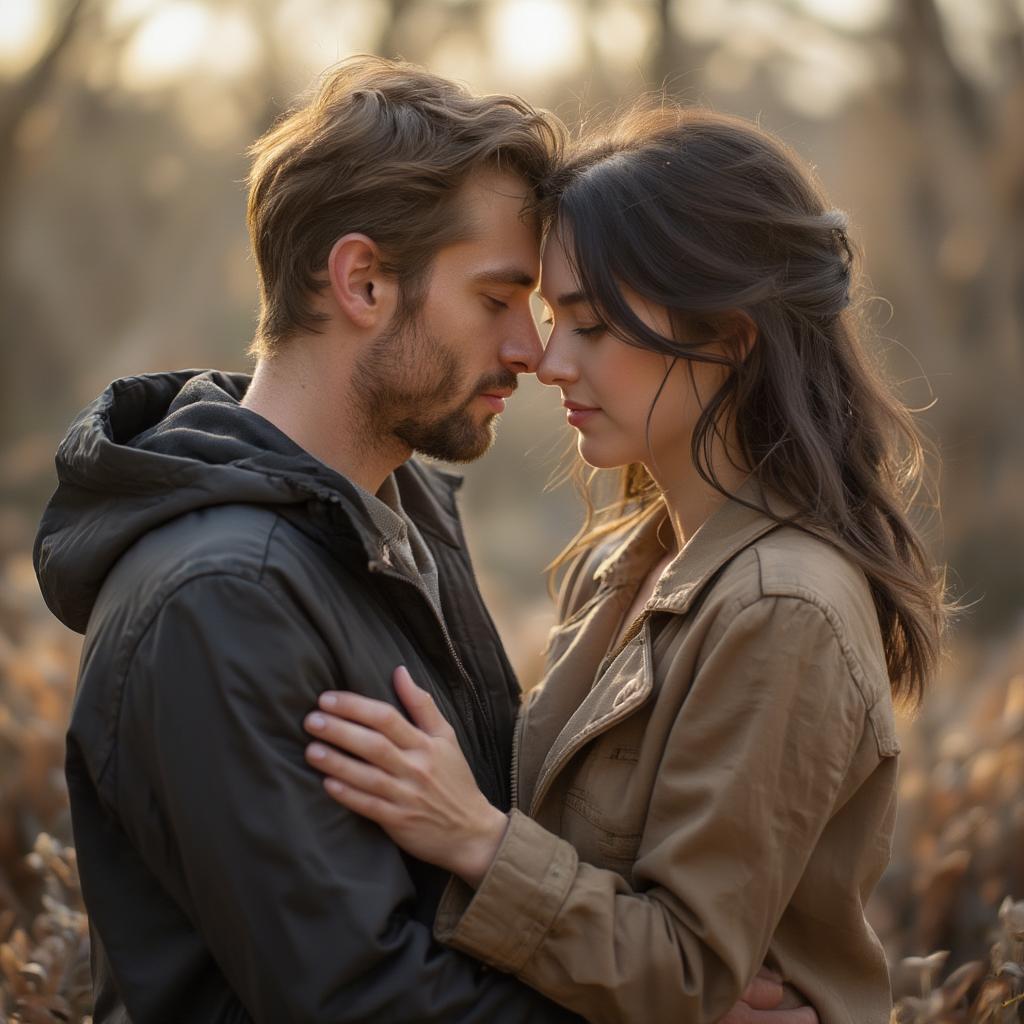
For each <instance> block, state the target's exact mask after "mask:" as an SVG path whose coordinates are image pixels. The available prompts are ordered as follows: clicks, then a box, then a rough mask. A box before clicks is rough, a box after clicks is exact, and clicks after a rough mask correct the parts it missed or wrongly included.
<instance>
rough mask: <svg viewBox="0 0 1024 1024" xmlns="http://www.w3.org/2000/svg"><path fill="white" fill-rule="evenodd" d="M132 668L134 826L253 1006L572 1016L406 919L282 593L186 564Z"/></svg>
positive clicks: (424, 1016)
mask: <svg viewBox="0 0 1024 1024" xmlns="http://www.w3.org/2000/svg"><path fill="white" fill-rule="evenodd" d="M127 672H128V677H127V684H126V686H125V688H124V693H125V696H124V699H123V705H122V708H121V714H120V718H119V726H118V755H117V794H118V806H119V812H120V814H121V816H122V819H123V823H124V826H125V828H126V830H127V831H128V832H129V834H130V835H131V837H132V839H133V841H134V842H135V843H136V845H137V846H138V847H139V849H140V852H141V853H142V856H143V857H144V859H145V860H146V861H147V863H148V864H149V866H150V868H151V869H152V870H153V871H154V872H155V873H156V874H157V875H158V877H160V878H161V879H162V881H163V882H164V884H166V885H167V887H168V889H169V891H171V892H172V894H174V895H175V897H176V898H177V899H178V900H179V901H180V902H181V903H182V908H183V910H184V912H185V913H186V914H187V915H188V916H189V918H190V919H191V920H192V922H193V924H194V926H195V928H196V929H197V930H198V931H199V932H200V933H201V934H202V936H203V939H204V941H205V942H206V944H207V946H208V948H209V949H210V951H211V953H212V955H213V957H214V959H215V960H216V961H217V963H218V965H219V967H220V969H221V971H222V972H223V974H224V976H225V978H226V979H227V981H228V983H229V984H230V985H231V987H232V988H233V989H234V991H235V993H236V994H237V996H238V998H239V999H240V1000H241V1002H242V1004H243V1005H244V1006H245V1008H246V1010H247V1011H248V1013H249V1014H250V1015H251V1017H252V1018H253V1020H254V1021H256V1022H259V1024H281V1022H283V1021H288V1022H290V1024H320V1022H323V1024H328V1022H329V1024H347V1022H356V1021H373V1022H375V1024H385V1022H406V1021H408V1022H412V1021H415V1022H427V1021H437V1022H442V1021H444V1022H466V1024H470V1022H485V1021H486V1022H496V1024H506V1022H507V1024H513V1022H527V1021H530V1022H533V1021H552V1022H568V1021H576V1020H577V1018H576V1017H574V1016H572V1015H570V1014H568V1013H567V1012H566V1011H564V1010H562V1009H561V1008H560V1007H557V1006H555V1005H554V1004H553V1003H551V1002H549V1001H548V1000H547V999H544V998H543V997H542V996H540V995H538V994H537V993H536V992H535V991H534V990H532V989H530V988H528V987H527V986H525V985H523V984H522V983H521V982H518V981H517V980H516V979H514V978H509V977H508V976H507V975H502V974H498V973H495V972H491V971H488V970H487V969H486V968H484V967H483V966H482V965H481V964H480V963H479V962H477V961H474V960H471V959H470V958H468V957H466V956H464V955H463V954H461V953H458V952H455V951H453V950H450V949H446V948H444V947H442V946H439V945H438V944H437V943H436V942H434V940H433V937H432V935H431V932H430V928H429V925H427V924H424V923H422V922H420V921H417V920H415V919H414V918H413V917H411V908H412V906H413V902H414V890H413V883H412V880H411V878H410V874H409V871H408V869H407V865H406V862H405V860H404V858H403V855H402V854H401V853H400V851H399V850H398V848H397V847H396V846H395V845H394V844H393V843H392V842H391V841H390V840H389V839H388V838H387V836H386V835H385V834H384V833H383V832H382V831H381V830H380V829H378V828H377V826H375V825H373V824H372V823H370V822H368V821H366V820H364V819H361V818H359V817H358V816H355V815H353V814H351V813H349V812H348V811H346V810H344V809H343V808H341V807H339V806H338V805H337V804H336V803H335V802H334V801H332V800H331V799H330V798H329V797H328V795H327V794H326V792H325V791H324V788H323V786H322V784H321V780H320V777H319V775H318V774H317V773H316V772H315V771H314V770H313V769H312V768H310V767H309V766H308V765H307V764H306V763H305V760H304V749H305V746H306V743H307V742H308V738H307V736H306V733H305V732H304V731H303V726H302V722H303V718H304V716H305V715H306V714H307V713H308V712H309V711H310V710H311V709H312V708H313V706H314V703H315V699H316V695H317V694H318V693H319V692H321V691H323V690H325V689H331V688H336V687H337V686H339V685H344V683H345V681H344V680H339V679H338V678H337V677H336V675H335V669H334V667H333V665H332V662H331V659H330V656H329V654H328V652H327V649H326V647H325V646H324V645H323V643H322V641H321V640H320V639H319V637H318V636H317V635H316V634H315V632H314V631H313V630H312V628H311V626H310V625H309V623H308V621H306V620H305V619H304V618H303V616H302V613H301V611H300V610H299V609H298V608H297V607H296V606H295V605H294V603H293V602H292V601H290V600H289V599H288V598H287V597H286V596H285V595H282V594H280V593H279V592H277V591H270V590H268V589H267V587H266V586H265V585H264V584H262V583H261V582H259V581H258V580H250V579H246V578H241V577H239V576H234V575H223V574H213V575H209V576H204V577H201V578H198V579H193V580H192V581H190V582H188V583H186V584H184V585H183V586H181V587H180V588H179V589H178V590H177V591H175V592H174V594H173V595H172V596H171V597H170V598H169V599H167V600H166V601H165V602H164V604H163V605H162V607H161V608H160V610H159V611H158V613H157V614H156V615H155V617H154V619H153V621H152V622H151V623H150V624H149V626H148V628H147V629H146V630H145V632H144V633H143V635H142V638H141V640H140V642H139V643H138V645H137V647H136V649H135V651H134V654H133V656H132V659H131V662H130V664H129V666H128V669H127ZM182 877H183V878H184V882H183V883H182V881H181V879H182Z"/></svg>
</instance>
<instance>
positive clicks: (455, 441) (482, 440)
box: [395, 412, 497, 463]
mask: <svg viewBox="0 0 1024 1024" xmlns="http://www.w3.org/2000/svg"><path fill="white" fill-rule="evenodd" d="M496 417H497V413H493V412H492V413H488V414H487V416H485V417H484V419H483V421H482V422H480V423H473V422H471V421H470V420H469V418H468V417H467V418H466V419H460V420H459V421H457V422H454V421H452V420H446V421H445V422H444V423H440V424H436V425H434V426H432V427H427V428H425V427H421V426H418V427H416V428H415V429H410V426H411V425H408V424H403V426H402V427H401V428H399V429H398V430H396V431H395V433H396V436H397V437H398V438H399V440H401V441H402V442H403V443H404V444H406V445H408V447H410V448H411V449H412V450H413V451H414V452H416V453H417V454H419V455H425V456H427V457H428V458H431V459H438V460H439V461H441V462H456V463H465V462H475V461H476V460H477V459H479V458H480V457H481V456H482V455H486V454H487V452H488V451H490V448H491V446H492V445H493V444H494V438H495V434H496V431H495V422H494V421H495V419H496Z"/></svg>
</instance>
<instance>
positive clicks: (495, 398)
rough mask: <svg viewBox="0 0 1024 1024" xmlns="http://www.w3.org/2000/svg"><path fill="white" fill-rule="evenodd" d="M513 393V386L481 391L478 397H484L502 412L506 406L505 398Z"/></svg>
mask: <svg viewBox="0 0 1024 1024" xmlns="http://www.w3.org/2000/svg"><path fill="white" fill-rule="evenodd" d="M511 394H512V390H511V388H501V389H500V390H495V391H481V392H480V394H479V395H478V396H477V397H478V398H482V399H483V400H484V401H485V402H486V403H487V404H488V405H489V406H490V407H491V408H492V409H493V410H494V411H495V412H502V411H503V410H504V408H505V399H506V398H508V397H509V396H510V395H511Z"/></svg>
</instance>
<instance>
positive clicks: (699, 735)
mask: <svg viewBox="0 0 1024 1024" xmlns="http://www.w3.org/2000/svg"><path fill="white" fill-rule="evenodd" d="M657 525H658V524H657V523H656V522H653V521H650V520H649V521H648V522H647V523H645V524H643V525H641V526H640V527H639V528H638V529H637V530H636V531H634V533H633V535H632V536H631V537H629V538H627V539H626V541H625V542H624V543H623V544H622V545H621V546H620V547H619V548H618V550H616V551H614V552H613V553H612V554H611V556H610V557H608V558H606V560H605V561H604V562H603V563H602V564H600V565H599V566H598V567H597V569H596V571H592V568H591V567H592V566H593V560H591V561H590V563H589V565H588V568H587V569H586V570H581V569H580V567H579V566H577V567H576V570H575V572H574V573H572V574H571V575H572V576H573V578H572V579H569V580H567V585H566V586H564V587H563V591H562V605H563V607H562V609H561V610H562V613H563V619H562V621H561V624H560V625H559V626H557V627H556V628H555V630H554V631H553V633H552V641H551V645H550V650H549V652H548V655H549V662H548V664H549V671H548V673H547V675H546V678H545V680H544V684H543V687H542V688H538V689H537V690H535V691H534V692H533V693H532V694H531V699H530V701H529V702H528V706H527V708H526V709H525V710H524V711H523V712H522V714H521V716H520V722H519V726H518V731H517V747H516V750H517V755H516V762H517V763H515V764H514V766H513V770H514V773H515V783H514V784H515V785H517V787H518V797H517V800H518V802H517V806H518V808H519V810H516V809H513V811H512V813H511V817H510V825H509V828H508V830H507V833H506V836H505V839H504V841H503V843H502V845H501V847H500V849H499V851H498V854H497V857H496V859H495V861H494V863H493V864H492V866H491V868H490V870H489V872H488V874H487V875H486V877H485V878H484V880H483V882H482V883H481V885H480V887H479V889H478V890H477V891H476V893H475V894H474V893H473V892H472V891H471V890H470V889H468V888H467V887H465V886H464V885H462V884H461V883H457V882H456V883H452V885H451V886H450V887H449V889H448V891H447V893H446V894H445V897H444V899H443V900H442V904H441V907H440V909H439V911H438V915H437V918H436V922H435V932H436V934H437V937H438V938H439V939H440V940H441V941H443V942H446V943H448V944H449V945H451V946H454V947H456V948H458V949H461V950H464V951H465V952H467V953H469V954H471V955H472V956H474V957H477V958H478V959H481V960H483V961H484V962H485V963H487V964H490V965H491V966H493V967H495V968H497V969H499V970H502V971H506V972H510V973H512V974H515V975H517V976H518V977H519V978H521V979H522V980H523V981H525V982H527V983H528V984H530V985H532V986H534V987H535V988H537V989H539V990H540V991H541V992H543V993H545V994H547V995H548V996H550V997H552V998H553V999H555V1000H557V1001H558V1002H560V1003H562V1004H563V1005H565V1006H567V1007H569V1008H571V1009H573V1010H575V1011H576V1012H578V1013H579V1014H581V1015H582V1016H583V1017H585V1018H587V1020H589V1021H592V1022H595V1024H596V1022H603V1021H607V1022H613V1021H614V1022H625V1021H630V1022H633V1021H635V1022H637V1024H640V1022H643V1024H661V1022H664V1024H712V1022H715V1021H718V1020H720V1018H722V1017H723V1016H725V1014H726V1012H727V1011H728V1010H729V1009H730V1008H731V1007H732V1005H733V1004H734V1003H735V1002H736V1000H737V999H738V998H739V996H740V994H741V993H742V992H743V990H744V988H745V987H746V985H747V984H748V982H749V981H750V979H751V978H752V977H753V975H754V974H755V973H756V971H757V969H758V968H759V967H760V966H761V964H762V962H767V963H768V964H769V965H772V966H775V967H776V968H777V969H778V970H779V971H780V972H781V973H782V974H783V975H784V977H785V978H786V979H787V980H788V981H789V982H790V983H791V984H792V985H793V986H794V987H795V988H796V989H798V990H799V991H800V992H801V993H803V994H804V996H805V997H806V998H807V999H808V1001H809V1002H810V1003H811V1004H812V1005H813V1006H814V1007H815V1009H816V1010H817V1012H818V1015H819V1017H820V1019H821V1022H822V1024H886V1022H887V1021H888V1019H889V1011H890V1008H891V998H890V990H889V978H888V972H887V969H886V962H885V956H884V954H883V951H882V947H881V945H880V943H879V941H878V939H877V937H876V936H875V934H874V932H873V931H872V930H871V928H870V926H869V925H868V923H867V921H866V920H865V918H864V903H865V901H866V900H867V898H868V896H869V894H870V893H871V890H872V888H873V887H874V885H875V883H876V882H877V880H878V877H879V875H880V874H881V873H882V870H883V869H884V868H885V866H886V863H887V861H888V859H889V852H890V841H891V836H892V830H893V822H894V816H895V809H896V762H897V758H896V754H897V753H898V751H899V746H898V744H897V740H896V735H895V731H894V722H893V710H892V702H891V698H890V686H889V679H888V676H887V673H886V664H885V658H884V654H883V649H882V639H881V634H880V630H879V626H878V620H877V616H876V613H875V609H874V605H873V603H872V599H871V595H870V592H869V589H868V584H867V581H866V579H865V577H864V575H863V574H862V573H861V571H860V570H859V569H857V568H856V567H855V566H854V565H853V564H852V563H851V562H850V561H848V560H847V559H846V558H845V557H844V556H843V555H842V554H841V553H840V552H839V551H838V550H837V549H836V548H834V547H832V546H831V545H829V544H828V543H826V542H825V541H822V540H820V539H818V538H816V537H814V536H812V535H810V534H808V533H806V532H804V531H802V530H800V529H798V528H796V527H794V526H789V525H782V526H780V525H778V524H776V523H775V522H774V521H773V520H772V519H771V518H769V517H768V516H766V515H765V514H763V513H761V512H755V511H752V510H750V509H748V508H746V507H744V506H743V505H742V504H739V503H737V502H734V501H729V502H727V503H725V504H724V505H723V506H722V507H721V508H720V509H719V510H718V511H717V512H716V513H715V514H714V515H713V516H712V517H711V518H710V519H709V520H708V521H707V522H706V523H705V524H704V525H703V526H702V527H701V529H700V530H698V531H697V532H696V533H695V534H694V536H693V537H692V538H691V540H690V542H689V543H688V544H687V545H686V547H685V548H684V549H683V551H682V552H681V553H680V554H679V555H678V556H677V558H676V559H675V561H673V562H672V564H671V565H670V566H669V567H668V568H667V569H666V570H665V572H664V574H663V575H662V577H661V579H660V581H659V583H658V585H657V587H656V588H655V591H654V594H653V596H652V597H651V599H650V600H649V601H648V602H647V605H646V607H645V610H644V612H643V615H642V616H641V618H640V619H639V620H637V621H638V623H640V625H639V628H633V629H630V630H629V633H628V634H627V636H629V637H630V638H629V639H628V641H627V642H626V643H625V644H624V645H620V649H618V650H617V651H612V652H610V653H609V652H608V648H609V645H610V644H611V643H613V641H614V638H615V637H616V636H617V635H618V633H619V631H620V628H621V619H622V616H623V615H624V614H625V612H626V610H627V609H628V607H629V605H630V604H631V601H632V599H633V597H634V596H635V593H636V589H637V587H638V585H639V583H640V581H641V580H642V579H643V578H644V576H645V575H646V573H647V572H648V570H649V568H650V567H651V566H652V565H653V564H654V562H655V560H656V557H657V555H658V554H660V548H659V547H658V544H657V540H656V537H655V532H656V527H657ZM523 812H525V813H523Z"/></svg>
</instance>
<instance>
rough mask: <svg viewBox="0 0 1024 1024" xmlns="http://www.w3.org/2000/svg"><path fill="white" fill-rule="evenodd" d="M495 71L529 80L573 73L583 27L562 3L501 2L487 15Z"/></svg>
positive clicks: (576, 13)
mask: <svg viewBox="0 0 1024 1024" xmlns="http://www.w3.org/2000/svg"><path fill="white" fill-rule="evenodd" d="M487 33H488V36H489V37H490V43H491V49H492V52H493V53H494V55H495V57H496V59H497V65H498V66H497V68H496V71H498V72H499V74H501V75H502V76H503V77H507V78H510V79H513V80H530V79H537V78H542V77H545V76H549V75H554V74H559V73H563V72H568V71H572V70H574V69H576V68H578V67H579V66H580V64H581V63H582V61H583V39H582V33H583V26H582V23H581V19H580V16H579V11H578V8H577V7H576V5H575V4H570V3H568V2H564V0H501V2H499V3H498V4H496V5H495V6H494V7H493V8H492V9H491V10H490V12H489V13H488V17H487Z"/></svg>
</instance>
